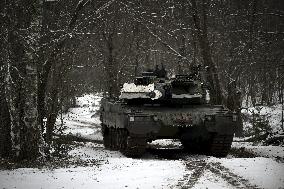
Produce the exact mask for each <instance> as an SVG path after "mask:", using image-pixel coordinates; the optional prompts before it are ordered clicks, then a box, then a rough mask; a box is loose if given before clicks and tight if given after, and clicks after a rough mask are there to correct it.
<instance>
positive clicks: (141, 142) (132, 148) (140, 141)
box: [122, 136, 147, 158]
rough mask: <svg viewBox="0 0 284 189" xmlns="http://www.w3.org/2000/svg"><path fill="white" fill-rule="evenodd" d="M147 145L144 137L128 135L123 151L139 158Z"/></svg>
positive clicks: (128, 155)
mask: <svg viewBox="0 0 284 189" xmlns="http://www.w3.org/2000/svg"><path fill="white" fill-rule="evenodd" d="M146 145H147V142H146V140H145V139H144V138H133V137H130V136H128V137H127V138H126V144H125V148H124V149H123V150H122V153H123V154H124V155H125V156H127V157H134V158H138V157H141V156H142V155H143V154H144V153H145V150H146Z"/></svg>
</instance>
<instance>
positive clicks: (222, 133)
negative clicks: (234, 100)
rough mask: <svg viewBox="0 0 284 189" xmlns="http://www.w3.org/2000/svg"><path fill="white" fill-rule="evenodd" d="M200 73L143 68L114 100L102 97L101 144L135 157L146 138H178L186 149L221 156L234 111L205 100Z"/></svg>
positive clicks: (232, 126) (233, 126)
mask: <svg viewBox="0 0 284 189" xmlns="http://www.w3.org/2000/svg"><path fill="white" fill-rule="evenodd" d="M201 75H202V74H200V72H199V71H198V72H197V71H194V72H192V73H189V74H186V75H176V76H174V77H172V78H167V77H166V71H165V70H164V69H161V70H158V71H157V70H155V71H148V72H144V73H142V75H141V76H140V77H136V78H135V80H134V81H133V82H132V83H125V84H124V85H123V87H122V89H121V91H120V92H121V93H120V96H119V99H118V100H114V99H107V98H104V99H102V101H101V108H100V113H101V114H100V119H101V124H102V134H103V140H104V146H105V148H107V149H111V150H119V151H121V152H122V153H123V154H125V155H126V156H129V157H140V156H142V155H143V154H144V152H145V150H146V147H147V143H148V142H152V141H153V140H157V139H180V141H181V143H182V145H183V146H184V149H185V150H187V151H188V152H191V153H203V154H207V155H213V156H217V157H224V156H226V155H227V154H228V152H229V150H230V148H231V144H232V140H233V135H234V132H235V130H236V127H237V124H236V121H237V115H236V114H235V113H233V112H230V111H229V110H228V109H227V108H225V107H224V106H222V105H210V104H208V101H209V95H208V92H207V89H206V85H205V84H204V82H203V80H202V77H201Z"/></svg>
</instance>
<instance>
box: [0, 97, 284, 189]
mask: <svg viewBox="0 0 284 189" xmlns="http://www.w3.org/2000/svg"><path fill="white" fill-rule="evenodd" d="M100 99H101V98H100V97H99V96H98V95H85V96H83V97H80V98H78V99H77V104H78V107H76V108H72V109H70V111H69V112H68V113H67V114H65V115H64V116H63V120H64V125H65V126H66V128H64V130H63V131H62V132H61V133H59V132H58V136H57V137H56V140H55V141H54V149H53V151H52V155H53V156H52V158H51V160H49V161H44V162H42V160H38V162H37V161H36V162H33V163H30V162H22V163H21V164H13V163H12V162H9V161H7V160H1V161H0V188H23V189H24V188H30V189H33V188H109V189H111V188H115V189H116V188H131V189H132V188H134V189H136V188H143V189H144V188H156V189H157V188H271V189H272V188H273V189H274V188H284V160H283V159H284V147H282V146H262V145H254V144H253V143H252V142H238V141H242V140H241V139H240V138H235V142H233V145H232V150H231V152H230V154H229V155H228V156H227V157H226V158H215V157H211V156H205V155H195V154H188V153H185V152H184V151H183V149H182V146H181V144H180V142H179V141H176V140H159V141H154V142H153V143H152V144H149V148H148V150H147V153H146V154H145V155H144V156H143V157H142V158H139V159H132V158H127V157H125V156H123V155H122V154H121V153H120V152H117V151H109V150H106V149H104V147H103V144H102V136H101V130H100V121H99V115H98V114H97V110H98V109H99V104H100ZM60 122H61V120H60V119H58V125H60ZM62 135H63V136H64V137H62ZM59 136H60V137H59Z"/></svg>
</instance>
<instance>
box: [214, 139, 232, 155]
mask: <svg viewBox="0 0 284 189" xmlns="http://www.w3.org/2000/svg"><path fill="white" fill-rule="evenodd" d="M232 142H233V135H219V134H214V135H212V138H211V144H210V155H213V156H216V157H226V156H227V154H228V153H229V151H230V149H231V145H232Z"/></svg>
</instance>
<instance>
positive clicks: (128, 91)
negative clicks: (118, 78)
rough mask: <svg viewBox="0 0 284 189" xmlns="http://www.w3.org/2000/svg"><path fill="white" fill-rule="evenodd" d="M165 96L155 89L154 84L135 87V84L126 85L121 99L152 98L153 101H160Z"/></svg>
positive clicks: (121, 91) (122, 90) (121, 93)
mask: <svg viewBox="0 0 284 189" xmlns="http://www.w3.org/2000/svg"><path fill="white" fill-rule="evenodd" d="M162 96H163V95H162V93H161V92H160V91H159V90H156V89H155V85H154V83H151V84H148V85H135V84H134V83H124V84H123V87H122V89H121V90H120V96H119V98H120V99H139V98H144V99H145V98H146V99H147V98H148V99H149V98H150V99H152V100H155V99H159V98H161V97H162Z"/></svg>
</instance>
